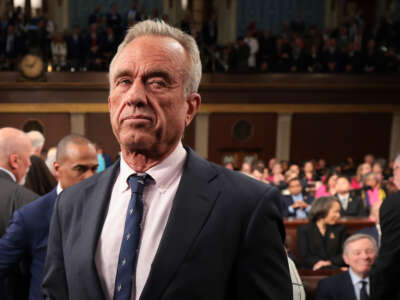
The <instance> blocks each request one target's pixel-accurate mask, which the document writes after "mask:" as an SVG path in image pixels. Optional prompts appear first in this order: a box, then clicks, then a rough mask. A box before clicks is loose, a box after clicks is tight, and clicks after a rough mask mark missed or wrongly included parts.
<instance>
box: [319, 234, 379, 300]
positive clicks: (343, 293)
mask: <svg viewBox="0 0 400 300" xmlns="http://www.w3.org/2000/svg"><path fill="white" fill-rule="evenodd" d="M377 253H378V247H377V245H376V241H375V239H374V238H373V237H371V236H370V235H368V234H354V235H352V236H350V237H349V238H347V240H346V241H345V242H344V246H343V259H344V261H345V263H346V264H347V265H348V266H349V270H348V271H346V272H343V273H341V274H338V275H334V276H332V277H328V278H325V279H322V280H321V281H320V282H319V283H318V288H317V300H368V299H369V294H370V292H369V290H370V288H369V286H370V283H369V277H368V274H369V271H370V270H371V267H372V264H373V263H374V261H375V258H376V254H377Z"/></svg>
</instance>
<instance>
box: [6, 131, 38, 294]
mask: <svg viewBox="0 0 400 300" xmlns="http://www.w3.org/2000/svg"><path fill="white" fill-rule="evenodd" d="M31 154H32V144H31V141H30V139H29V137H28V136H27V135H26V133H24V132H23V131H21V130H18V129H15V128H11V127H4V128H1V129H0V236H2V235H3V234H4V232H5V230H6V227H7V225H8V222H9V220H10V219H11V217H12V215H13V213H14V211H15V210H17V209H18V208H20V207H22V206H23V205H25V204H27V203H29V202H31V201H33V200H34V199H36V198H37V197H38V195H37V194H35V193H34V192H32V191H30V190H28V189H26V188H25V187H23V186H21V184H24V182H25V176H26V173H27V171H28V169H29V166H30V165H31V162H30V159H29V158H30V156H31ZM20 280H21V274H20V272H19V270H18V268H16V269H14V274H12V275H11V276H10V277H9V278H8V281H7V282H6V283H4V282H2V281H1V282H0V299H20V295H21V294H19V292H21V291H22V290H24V288H23V286H21V284H20V283H21V282H20ZM17 282H18V284H17ZM17 285H18V286H17ZM17 292H18V293H17ZM22 294H23V293H22Z"/></svg>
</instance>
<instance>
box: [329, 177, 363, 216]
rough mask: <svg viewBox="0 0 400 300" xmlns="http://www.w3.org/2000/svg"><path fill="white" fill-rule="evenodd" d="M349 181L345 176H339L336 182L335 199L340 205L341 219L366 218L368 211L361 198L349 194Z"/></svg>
mask: <svg viewBox="0 0 400 300" xmlns="http://www.w3.org/2000/svg"><path fill="white" fill-rule="evenodd" d="M350 188H351V185H350V181H349V180H348V179H347V177H345V176H340V177H339V178H338V179H337V181H336V193H337V194H336V198H338V199H339V201H340V204H341V210H340V215H341V216H342V217H360V216H367V215H368V211H367V209H366V207H365V205H364V203H363V200H362V199H361V197H359V196H357V195H352V194H351V193H350Z"/></svg>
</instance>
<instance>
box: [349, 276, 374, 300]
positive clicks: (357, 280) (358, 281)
mask: <svg viewBox="0 0 400 300" xmlns="http://www.w3.org/2000/svg"><path fill="white" fill-rule="evenodd" d="M349 274H350V278H351V281H352V283H353V288H354V292H355V293H356V299H357V300H360V291H361V288H362V281H366V282H367V287H366V288H367V293H368V295H369V294H370V292H369V277H366V278H364V279H363V278H361V277H359V276H357V275H356V274H355V273H354V272H353V271H352V270H351V268H349Z"/></svg>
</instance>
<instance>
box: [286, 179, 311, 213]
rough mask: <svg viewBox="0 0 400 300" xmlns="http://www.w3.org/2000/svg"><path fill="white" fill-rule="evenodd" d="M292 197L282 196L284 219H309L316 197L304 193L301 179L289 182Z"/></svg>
mask: <svg viewBox="0 0 400 300" xmlns="http://www.w3.org/2000/svg"><path fill="white" fill-rule="evenodd" d="M288 189H289V192H290V195H282V203H283V209H284V217H295V218H299V219H302V218H307V213H308V212H309V211H310V209H311V203H312V202H313V201H314V197H312V196H308V195H304V194H303V193H302V189H303V186H302V184H301V181H300V179H299V178H293V179H291V180H289V182H288Z"/></svg>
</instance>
